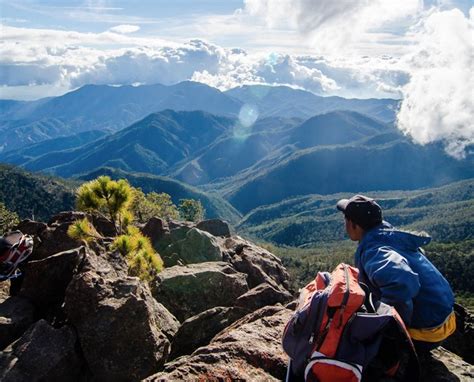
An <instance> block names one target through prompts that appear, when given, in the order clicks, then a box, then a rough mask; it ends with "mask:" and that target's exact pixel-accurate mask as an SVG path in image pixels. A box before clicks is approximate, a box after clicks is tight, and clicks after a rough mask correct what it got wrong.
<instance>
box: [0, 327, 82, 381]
mask: <svg viewBox="0 0 474 382" xmlns="http://www.w3.org/2000/svg"><path fill="white" fill-rule="evenodd" d="M75 345H76V335H75V333H74V330H72V329H71V328H70V327H68V326H64V327H62V328H60V329H55V328H53V327H52V326H51V325H49V324H48V323H47V322H46V321H44V320H40V321H38V322H37V323H36V324H34V325H33V326H32V327H30V329H28V330H27V331H26V332H25V334H23V336H22V337H21V338H20V339H18V340H17V341H15V342H14V343H12V344H11V345H10V346H8V347H7V348H6V349H5V350H3V351H2V352H0V380H1V381H3V382H17V381H31V382H34V381H38V382H39V381H79V379H80V377H81V369H82V361H81V358H80V357H79V356H78V354H77V352H76V347H75Z"/></svg>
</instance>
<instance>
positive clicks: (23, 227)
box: [15, 219, 48, 236]
mask: <svg viewBox="0 0 474 382" xmlns="http://www.w3.org/2000/svg"><path fill="white" fill-rule="evenodd" d="M47 228H48V225H47V224H46V223H43V222H37V221H34V220H30V219H25V220H22V221H21V222H20V223H19V224H18V225H17V226H16V227H15V230H20V231H21V232H23V233H24V234H25V235H31V236H39V235H41V233H42V232H43V231H44V230H45V229H47Z"/></svg>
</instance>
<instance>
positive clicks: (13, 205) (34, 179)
mask: <svg viewBox="0 0 474 382" xmlns="http://www.w3.org/2000/svg"><path fill="white" fill-rule="evenodd" d="M77 184H78V183H77V182H73V181H65V180H62V179H58V178H52V177H48V176H42V175H38V174H32V173H29V172H26V171H24V170H22V169H19V168H17V167H13V166H9V165H2V164H0V201H1V202H3V203H4V204H5V206H6V207H7V208H8V209H9V210H10V211H14V212H16V213H17V214H18V215H19V217H20V218H21V219H25V218H29V219H32V218H34V219H38V220H46V221H47V220H48V219H49V218H50V217H51V216H52V215H54V214H56V213H58V212H61V211H66V210H71V209H74V201H75V196H74V189H75V187H76V186H77Z"/></svg>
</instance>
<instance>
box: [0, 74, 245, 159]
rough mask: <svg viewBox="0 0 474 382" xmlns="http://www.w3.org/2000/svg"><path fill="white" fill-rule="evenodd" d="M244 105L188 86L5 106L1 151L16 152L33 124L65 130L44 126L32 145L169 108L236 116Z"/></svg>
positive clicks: (110, 90) (97, 89)
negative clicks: (47, 124) (6, 133)
mask: <svg viewBox="0 0 474 382" xmlns="http://www.w3.org/2000/svg"><path fill="white" fill-rule="evenodd" d="M240 106H241V102H240V101H238V100H236V99H233V98H231V97H229V96H227V95H225V94H223V93H222V92H220V91H219V90H217V89H215V88H212V87H210V86H207V85H204V84H201V83H197V82H190V81H186V82H181V83H179V84H176V85H172V86H165V85H160V84H157V85H147V86H121V87H113V86H106V85H86V86H83V87H81V88H79V89H77V90H75V91H72V92H70V93H67V94H65V95H63V96H60V97H54V98H48V99H44V100H38V101H33V102H15V101H1V102H0V108H1V111H0V115H1V116H2V123H0V131H3V132H5V131H6V130H7V129H8V135H5V134H2V138H1V139H0V146H1V147H2V148H3V151H6V150H10V149H13V148H16V147H18V145H15V142H22V139H23V138H24V131H25V129H26V130H31V125H32V124H34V125H37V124H38V123H39V121H46V122H47V121H51V120H52V121H56V123H57V124H61V125H62V128H61V131H57V129H55V128H54V126H52V127H50V128H48V126H42V130H41V135H39V134H36V135H32V136H31V137H30V141H29V142H31V143H34V142H39V141H41V140H45V139H50V138H56V137H58V136H65V135H70V134H72V133H78V132H81V131H86V130H111V131H117V130H120V129H122V128H124V127H127V126H129V125H130V124H132V123H134V122H136V121H138V120H140V119H142V118H144V117H145V116H147V115H148V114H150V113H155V112H158V111H162V110H166V109H172V110H184V111H193V110H203V111H207V112H210V113H213V114H216V115H236V114H238V112H239V109H240ZM46 122H44V123H43V124H45V123H46ZM48 123H50V124H51V122H48ZM8 137H12V138H10V139H8ZM15 137H16V138H15ZM24 144H25V141H24V140H23V145H24Z"/></svg>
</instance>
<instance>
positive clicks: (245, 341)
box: [145, 306, 292, 382]
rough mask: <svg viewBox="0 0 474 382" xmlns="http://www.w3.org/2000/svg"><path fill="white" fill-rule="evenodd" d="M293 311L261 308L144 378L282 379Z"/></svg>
mask: <svg viewBox="0 0 474 382" xmlns="http://www.w3.org/2000/svg"><path fill="white" fill-rule="evenodd" d="M291 314H292V312H291V311H290V310H288V309H285V308H283V307H281V306H273V307H266V308H263V309H260V310H258V311H257V312H254V313H252V314H250V315H247V316H245V317H244V318H242V319H240V320H238V321H237V322H235V323H234V324H233V325H231V326H230V327H228V328H226V329H224V330H223V331H222V332H220V333H219V334H218V335H217V336H216V337H214V339H213V340H212V341H211V343H210V344H209V345H208V346H204V347H200V348H199V349H197V350H196V351H195V352H194V353H193V354H191V355H190V356H184V357H180V358H178V359H176V360H175V361H173V362H170V363H168V364H166V366H165V369H164V371H163V372H160V373H157V374H155V375H153V376H151V377H149V378H147V379H146V380H145V381H148V382H151V381H188V380H192V381H198V380H199V381H235V380H239V381H282V380H284V379H285V372H286V364H287V362H288V358H287V356H286V354H285V353H284V352H283V350H282V347H281V335H282V332H283V327H284V325H285V324H286V322H287V321H288V320H289V318H290V316H291Z"/></svg>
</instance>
